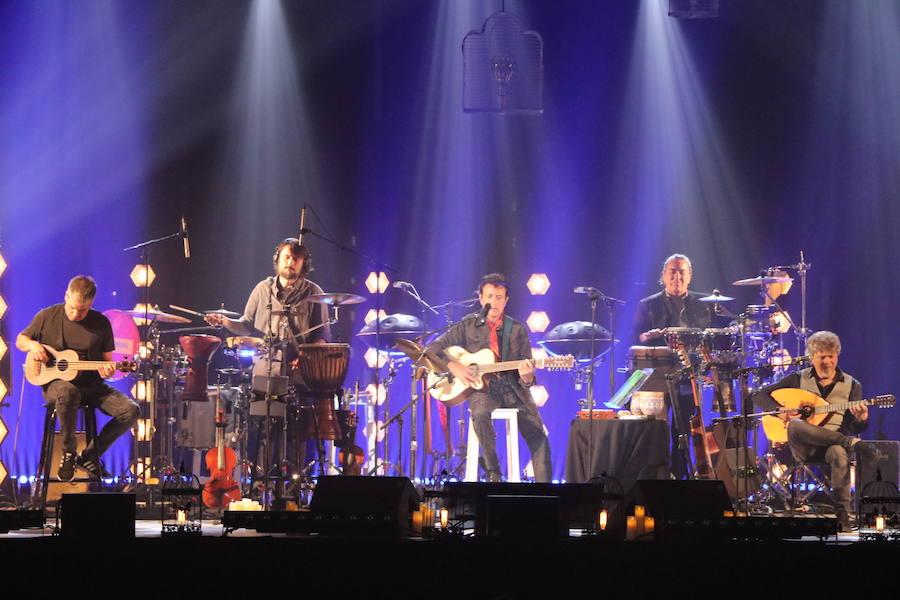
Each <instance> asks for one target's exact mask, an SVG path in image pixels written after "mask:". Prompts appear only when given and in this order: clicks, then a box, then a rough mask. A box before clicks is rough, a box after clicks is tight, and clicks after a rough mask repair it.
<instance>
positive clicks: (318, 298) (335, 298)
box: [304, 292, 366, 306]
mask: <svg viewBox="0 0 900 600" xmlns="http://www.w3.org/2000/svg"><path fill="white" fill-rule="evenodd" d="M304 300H309V301H310V302H317V303H319V304H328V305H330V306H345V305H347V304H359V303H360V302H365V301H366V299H365V298H364V297H362V296H358V295H357V294H345V293H341V292H333V293H330V294H310V295H309V296H307V297H306V298H304Z"/></svg>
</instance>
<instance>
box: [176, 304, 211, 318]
mask: <svg viewBox="0 0 900 600" xmlns="http://www.w3.org/2000/svg"><path fill="white" fill-rule="evenodd" d="M169 308H171V309H172V310H180V311H181V312H183V313H187V314H189V315H196V316H198V317H205V316H206V315H204V314H203V313H200V312H197V311H196V310H191V309H189V308H184V307H183V306H176V305H174V304H170V305H169Z"/></svg>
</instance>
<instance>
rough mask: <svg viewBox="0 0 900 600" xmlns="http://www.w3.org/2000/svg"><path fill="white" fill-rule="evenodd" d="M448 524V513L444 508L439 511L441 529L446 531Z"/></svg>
mask: <svg viewBox="0 0 900 600" xmlns="http://www.w3.org/2000/svg"><path fill="white" fill-rule="evenodd" d="M449 523H450V511H449V510H447V509H446V508H442V509H441V529H447V525H448V524H449Z"/></svg>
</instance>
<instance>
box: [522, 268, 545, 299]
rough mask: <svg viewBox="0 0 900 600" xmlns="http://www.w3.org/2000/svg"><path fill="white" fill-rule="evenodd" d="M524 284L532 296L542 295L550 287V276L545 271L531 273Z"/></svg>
mask: <svg viewBox="0 0 900 600" xmlns="http://www.w3.org/2000/svg"><path fill="white" fill-rule="evenodd" d="M525 286H526V287H527V288H528V291H529V292H531V295H532V296H543V295H544V294H546V293H547V290H549V289H550V278H549V277H547V274H546V273H532V274H531V277H529V278H528V283H526V284H525Z"/></svg>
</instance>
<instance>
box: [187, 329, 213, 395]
mask: <svg viewBox="0 0 900 600" xmlns="http://www.w3.org/2000/svg"><path fill="white" fill-rule="evenodd" d="M178 342H179V343H180V344H181V347H182V348H184V351H185V353H186V354H187V357H188V370H187V377H185V380H184V390H183V391H182V392H181V399H182V400H187V401H195V402H206V401H207V396H206V381H207V378H208V377H209V359H210V357H211V356H212V355H213V354H215V352H216V350H217V349H218V348H219V344H221V343H222V340H220V339H219V338H217V337H216V336H214V335H183V336H181V337H180V338H178Z"/></svg>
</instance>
